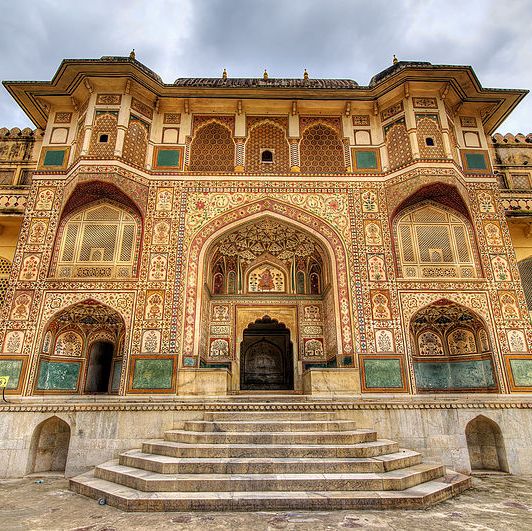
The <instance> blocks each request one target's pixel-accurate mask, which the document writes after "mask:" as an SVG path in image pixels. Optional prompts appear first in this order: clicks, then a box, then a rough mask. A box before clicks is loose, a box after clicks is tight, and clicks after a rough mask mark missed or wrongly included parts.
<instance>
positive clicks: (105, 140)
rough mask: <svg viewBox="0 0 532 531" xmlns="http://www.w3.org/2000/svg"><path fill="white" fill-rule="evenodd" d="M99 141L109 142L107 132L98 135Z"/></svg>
mask: <svg viewBox="0 0 532 531" xmlns="http://www.w3.org/2000/svg"><path fill="white" fill-rule="evenodd" d="M99 142H100V143H102V144H103V143H105V142H109V135H108V134H103V135H100V140H99Z"/></svg>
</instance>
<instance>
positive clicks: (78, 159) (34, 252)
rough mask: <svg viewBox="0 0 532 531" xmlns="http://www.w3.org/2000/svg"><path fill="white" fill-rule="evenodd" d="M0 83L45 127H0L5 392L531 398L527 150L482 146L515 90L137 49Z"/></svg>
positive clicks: (432, 69)
mask: <svg viewBox="0 0 532 531" xmlns="http://www.w3.org/2000/svg"><path fill="white" fill-rule="evenodd" d="M4 85H5V87H6V89H7V90H8V91H9V92H10V93H11V95H12V96H13V97H14V98H15V100H16V101H17V103H18V104H19V105H20V106H21V107H22V108H23V109H24V111H25V112H26V113H27V114H28V116H29V117H30V118H31V119H32V121H33V122H34V123H35V124H36V126H37V127H38V129H36V130H35V131H32V130H30V129H24V130H22V131H20V130H18V129H12V130H10V131H9V130H7V129H1V130H0V177H1V183H2V189H1V190H0V216H1V217H0V224H1V227H2V232H1V233H0V255H1V262H0V290H1V292H0V298H1V307H0V308H1V312H2V319H1V323H0V375H7V376H9V383H8V387H7V393H8V395H9V394H11V395H22V396H24V397H30V396H34V395H39V396H40V397H43V396H44V397H46V396H47V395H53V397H55V398H54V400H55V402H57V401H59V402H60V401H61V399H60V397H58V396H57V395H85V394H91V395H92V394H94V393H103V394H106V395H110V396H109V399H111V398H112V395H116V396H117V397H122V398H123V399H127V397H126V396H125V395H128V396H131V395H141V394H146V393H148V394H150V395H166V396H172V395H173V396H175V395H201V394H205V395H231V394H234V393H238V392H242V391H249V390H251V391H253V390H262V391H273V390H275V391H278V392H284V391H291V392H292V393H295V394H297V393H304V394H309V395H312V394H315V393H319V392H321V391H323V389H328V390H329V391H331V392H338V393H343V394H344V395H345V394H347V395H352V396H355V395H359V394H360V393H362V394H364V395H366V396H367V397H371V396H375V397H376V396H377V395H378V394H382V393H385V394H390V393H392V394H394V396H395V397H400V398H401V397H403V398H404V400H403V401H408V400H409V399H412V400H413V399H414V397H412V395H420V397H422V396H427V397H428V396H429V395H430V397H431V399H433V398H434V394H437V395H438V396H440V397H444V395H445V394H454V395H455V396H456V394H459V396H460V397H462V398H460V400H463V401H465V402H467V400H469V399H471V400H475V398H471V397H474V395H473V393H491V394H492V395H490V396H496V395H508V394H512V393H524V392H529V391H532V354H531V350H530V348H531V345H532V329H531V326H530V316H529V307H532V294H531V293H530V292H528V295H529V297H528V301H529V302H528V306H527V300H526V295H527V289H528V290H530V283H531V282H532V273H531V272H532V265H530V260H532V259H531V258H530V257H532V245H531V243H530V239H529V238H530V226H531V225H530V223H531V221H530V220H531V219H532V217H529V216H532V192H531V190H532V181H531V179H532V173H531V170H530V167H529V166H528V164H529V163H530V162H532V143H531V137H530V135H529V136H528V137H526V138H525V137H524V136H522V135H518V136H516V137H513V136H511V135H507V136H506V137H502V136H501V135H495V136H493V134H494V131H495V130H496V128H497V127H498V126H499V125H500V124H501V123H502V121H503V120H504V119H505V118H506V117H507V116H508V114H509V113H510V112H511V111H512V109H513V108H514V107H515V106H516V105H517V104H518V103H519V101H520V100H521V99H522V98H523V97H524V96H525V94H526V91H523V90H506V89H487V88H483V87H482V86H481V85H480V83H479V81H478V79H477V78H476V76H475V74H474V72H473V70H472V69H471V68H470V67H462V66H436V65H431V64H430V63H421V62H419V63H412V62H397V63H396V64H394V65H393V66H391V67H390V68H388V69H386V70H384V71H383V72H381V73H379V74H377V75H376V76H374V77H373V78H372V80H371V81H370V84H369V85H368V86H360V85H358V84H357V83H356V82H354V81H351V80H345V79H334V80H328V79H313V78H312V77H309V76H308V75H307V74H306V73H305V75H304V76H303V77H302V78H301V79H272V78H268V76H267V74H266V73H265V75H264V77H263V78H259V79H232V78H231V77H228V76H227V75H226V74H225V73H224V75H223V76H222V77H220V78H208V79H189V78H182V79H177V80H176V81H175V82H174V83H171V84H164V83H163V82H162V81H161V79H160V78H159V76H158V75H156V74H155V73H154V72H152V71H151V70H149V69H148V68H147V67H145V66H144V65H143V64H141V63H140V62H138V61H137V60H136V59H135V58H134V57H129V58H128V57H103V58H101V59H98V60H65V61H63V63H62V64H61V66H60V68H59V70H58V71H57V73H56V74H55V76H54V77H53V79H52V81H50V82H11V81H10V82H4ZM522 280H523V282H524V283H525V286H523V285H522ZM526 284H528V287H527V285H526ZM523 288H524V289H523ZM484 396H485V395H484ZM409 397H410V398H409ZM403 398H401V399H403ZM417 398H419V397H416V399H417ZM116 400H120V399H119V398H117V399H116Z"/></svg>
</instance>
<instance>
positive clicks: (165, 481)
mask: <svg viewBox="0 0 532 531" xmlns="http://www.w3.org/2000/svg"><path fill="white" fill-rule="evenodd" d="M94 474H95V477H97V478H99V479H105V480H106V481H111V482H114V483H118V484H120V485H125V486H126V487H130V488H134V489H137V490H141V491H145V492H174V491H179V492H198V491H209V492H222V491H231V492H235V491H239V492H246V491H260V492H263V491H272V490H276V491H278V490H280V491H316V490H319V491H328V490H365V491H379V490H404V489H407V488H410V487H413V486H416V485H419V484H420V483H424V482H426V481H432V480H434V479H437V478H440V477H442V476H443V475H444V474H445V469H444V467H443V466H441V465H431V464H419V465H414V466H411V467H407V468H403V469H400V470H393V471H390V472H382V473H344V474H330V473H326V474H158V473H156V472H149V471H147V470H140V469H138V468H133V467H128V466H123V465H120V464H119V463H118V460H114V461H109V462H108V463H104V464H102V465H99V466H97V467H96V468H95V471H94Z"/></svg>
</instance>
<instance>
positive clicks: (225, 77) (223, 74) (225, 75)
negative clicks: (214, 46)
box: [222, 68, 227, 79]
mask: <svg viewBox="0 0 532 531" xmlns="http://www.w3.org/2000/svg"><path fill="white" fill-rule="evenodd" d="M222 79H227V70H226V69H225V68H224V71H223V72H222Z"/></svg>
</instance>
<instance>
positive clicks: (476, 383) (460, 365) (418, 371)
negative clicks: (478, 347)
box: [414, 360, 495, 390]
mask: <svg viewBox="0 0 532 531" xmlns="http://www.w3.org/2000/svg"><path fill="white" fill-rule="evenodd" d="M414 373H415V375H416V384H417V386H418V388H419V389H439V390H444V389H474V388H476V389H493V388H494V387H495V381H494V379H493V370H492V365H491V360H472V361H458V362H439V363H438V362H435V363H429V362H427V363H414Z"/></svg>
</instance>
